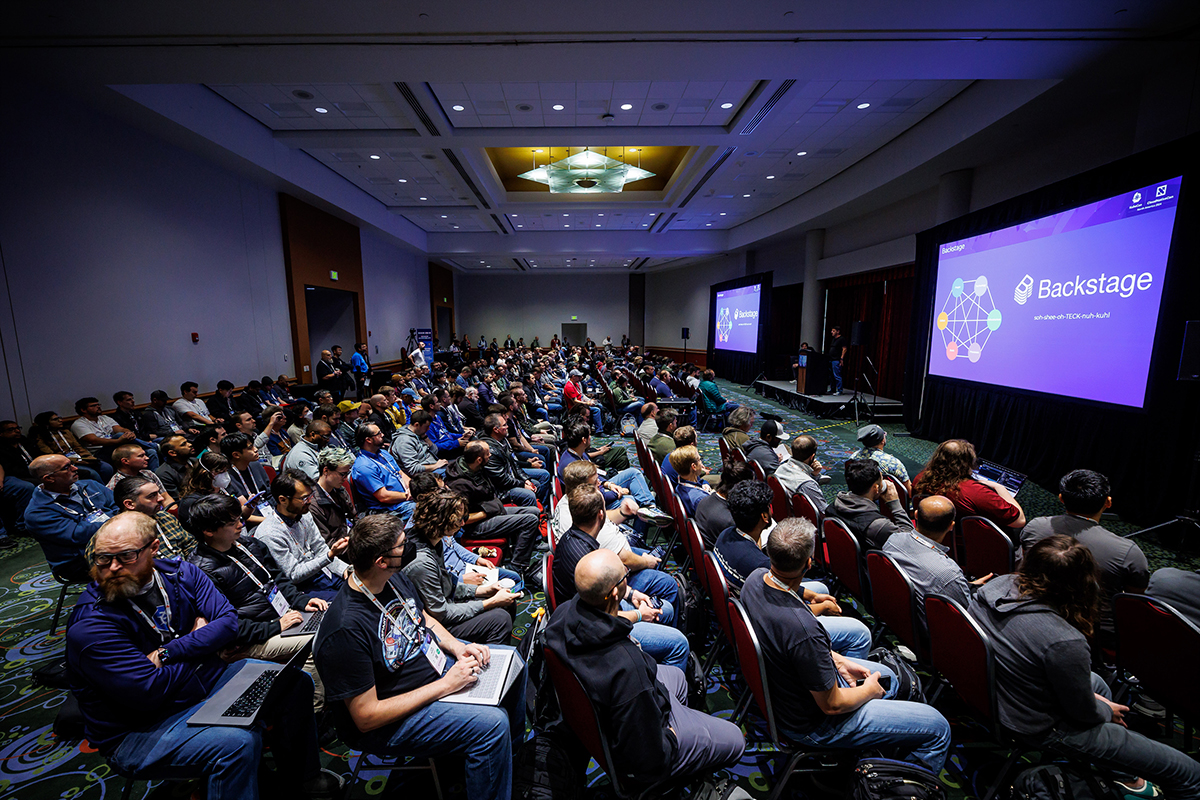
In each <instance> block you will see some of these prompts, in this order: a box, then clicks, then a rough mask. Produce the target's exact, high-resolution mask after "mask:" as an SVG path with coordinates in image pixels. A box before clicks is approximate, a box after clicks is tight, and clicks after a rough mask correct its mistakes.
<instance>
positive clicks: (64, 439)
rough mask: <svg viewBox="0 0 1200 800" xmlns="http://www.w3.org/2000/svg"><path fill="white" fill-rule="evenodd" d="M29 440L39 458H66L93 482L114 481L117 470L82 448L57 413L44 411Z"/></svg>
mask: <svg viewBox="0 0 1200 800" xmlns="http://www.w3.org/2000/svg"><path fill="white" fill-rule="evenodd" d="M29 439H30V440H31V441H32V442H33V444H34V447H35V448H36V449H37V452H38V454H39V455H59V456H65V457H66V458H67V459H68V460H70V462H71V463H72V464H74V465H75V466H76V467H77V468H78V469H79V470H80V471H81V473H82V474H83V475H84V477H86V478H88V479H89V480H98V481H107V480H108V479H109V478H111V477H112V474H113V468H112V467H111V466H109V465H108V464H106V463H105V462H103V461H101V460H100V459H98V458H96V456H95V454H93V453H92V451H91V450H89V449H87V447H85V446H84V445H83V444H81V443H80V442H79V441H78V440H77V439H76V438H75V434H73V433H71V431H70V430H68V429H67V427H66V425H65V424H64V423H63V419H62V417H60V416H59V415H58V414H55V413H54V412H53V411H43V412H42V413H40V414H38V415H37V416H36V417H34V418H33V425H32V426H31V427H30V428H29Z"/></svg>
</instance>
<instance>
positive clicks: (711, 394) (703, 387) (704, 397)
mask: <svg viewBox="0 0 1200 800" xmlns="http://www.w3.org/2000/svg"><path fill="white" fill-rule="evenodd" d="M716 380H717V374H716V373H715V372H713V371H712V370H711V369H706V370H704V379H703V380H701V381H699V382H698V383H697V384H696V385H695V386H693V387H692V388H693V389H696V390H697V391H698V392H699V397H698V399H697V401H696V402H697V404H698V406H699V410H700V411H702V412H703V413H705V414H720V415H721V425H722V427H724V426H726V425H728V424H729V414H730V412H732V411H733V410H734V409H735V408H737V407H738V404H737V403H734V402H733V401H731V400H726V399H725V398H724V397H722V396H721V390H720V389H719V388H718V387H717V384H716ZM691 383H692V382H691V379H689V380H688V385H689V386H691Z"/></svg>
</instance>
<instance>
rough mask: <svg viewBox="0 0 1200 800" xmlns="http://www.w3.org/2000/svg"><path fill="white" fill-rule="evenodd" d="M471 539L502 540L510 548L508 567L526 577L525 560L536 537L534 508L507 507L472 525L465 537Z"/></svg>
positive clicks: (530, 552)
mask: <svg viewBox="0 0 1200 800" xmlns="http://www.w3.org/2000/svg"><path fill="white" fill-rule="evenodd" d="M465 535H466V536H467V537H469V538H471V539H491V538H500V539H506V540H507V541H508V542H509V544H510V545H511V546H512V550H511V553H510V555H509V557H508V564H509V566H510V567H511V568H512V569H513V570H515V571H517V572H519V573H521V574H522V575H527V574H528V572H529V559H530V557H531V556H532V555H533V550H534V547H536V546H537V540H538V538H539V537H540V534H539V532H538V513H537V508H535V507H532V506H526V507H523V508H522V507H517V508H507V509H505V513H504V514H502V515H500V514H498V515H496V516H494V517H488V518H487V519H485V520H483V521H482V522H477V523H475V525H474V526H472V527H471V529H470V530H468V531H466V534H465Z"/></svg>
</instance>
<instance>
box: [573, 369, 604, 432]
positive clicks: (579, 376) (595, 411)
mask: <svg viewBox="0 0 1200 800" xmlns="http://www.w3.org/2000/svg"><path fill="white" fill-rule="evenodd" d="M563 401H564V402H565V404H566V407H567V411H570V410H571V409H572V408H574V407H575V406H576V405H580V406H583V407H585V408H586V409H587V410H588V411H589V412H590V413H591V415H592V426H593V427H594V428H595V429H596V432H597V433H601V432H603V431H604V414H603V412H602V411H601V410H600V406H599V404H598V403H597V402H596V401H595V400H593V399H592V398H590V397H588V396H587V395H586V394H584V391H583V373H582V372H580V371H579V370H577V369H573V370H571V372H570V373H569V374H568V378H567V382H566V383H565V384H564V385H563Z"/></svg>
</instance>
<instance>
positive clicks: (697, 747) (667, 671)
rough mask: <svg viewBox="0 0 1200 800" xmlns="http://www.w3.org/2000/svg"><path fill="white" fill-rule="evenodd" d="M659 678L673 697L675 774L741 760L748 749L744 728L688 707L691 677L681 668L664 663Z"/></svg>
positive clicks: (708, 768) (672, 767) (690, 772)
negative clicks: (688, 677) (676, 745)
mask: <svg viewBox="0 0 1200 800" xmlns="http://www.w3.org/2000/svg"><path fill="white" fill-rule="evenodd" d="M656 677H657V678H658V682H659V683H661V684H662V685H663V686H665V687H666V689H667V694H668V695H669V696H670V698H671V716H670V725H671V729H672V730H673V731H675V741H676V742H678V744H679V751H678V753H676V755H675V763H674V764H672V765H671V774H672V775H678V776H681V777H682V776H684V775H697V774H700V773H709V772H712V771H713V770H718V769H723V768H725V767H728V766H730V765H732V764H735V763H737V761H738V759H740V758H741V757H742V753H743V752H745V750H746V737H745V736H744V735H743V734H742V729H741V728H739V727H738V726H737V725H734V724H733V723H732V722H730V721H729V720H725V719H719V718H717V717H713V716H709V715H708V714H705V713H704V712H703V711H697V710H695V709H691V708H688V707H687V693H688V685H687V677H686V676H685V675H684V674H683V672H682V671H681V670H678V669H674V668H672V667H668V666H665V665H661V664H660V665H659V667H658V675H657V676H656Z"/></svg>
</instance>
